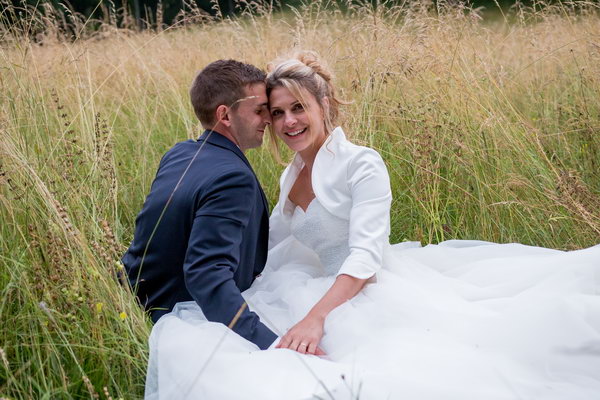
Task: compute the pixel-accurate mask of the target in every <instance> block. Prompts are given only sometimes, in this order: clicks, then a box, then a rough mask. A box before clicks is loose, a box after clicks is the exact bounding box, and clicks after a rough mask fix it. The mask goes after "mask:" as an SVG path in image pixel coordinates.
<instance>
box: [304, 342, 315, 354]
mask: <svg viewBox="0 0 600 400" xmlns="http://www.w3.org/2000/svg"><path fill="white" fill-rule="evenodd" d="M315 351H317V344H316V343H314V342H312V343H310V344H309V345H308V350H307V351H306V352H307V353H308V354H315Z"/></svg>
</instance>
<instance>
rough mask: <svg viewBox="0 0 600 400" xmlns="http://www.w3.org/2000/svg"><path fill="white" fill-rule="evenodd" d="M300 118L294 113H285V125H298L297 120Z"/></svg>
mask: <svg viewBox="0 0 600 400" xmlns="http://www.w3.org/2000/svg"><path fill="white" fill-rule="evenodd" d="M297 121H298V120H297V119H296V117H294V114H292V113H285V125H286V126H289V127H292V126H294V125H296V122H297Z"/></svg>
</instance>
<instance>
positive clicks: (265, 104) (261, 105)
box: [258, 101, 269, 107]
mask: <svg viewBox="0 0 600 400" xmlns="http://www.w3.org/2000/svg"><path fill="white" fill-rule="evenodd" d="M258 106H259V107H269V102H268V101H265V102H264V103H261V104H259V105H258Z"/></svg>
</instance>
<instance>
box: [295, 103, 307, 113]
mask: <svg viewBox="0 0 600 400" xmlns="http://www.w3.org/2000/svg"><path fill="white" fill-rule="evenodd" d="M292 111H294V112H300V111H304V107H302V104H300V103H296V104H294V106H293V107H292Z"/></svg>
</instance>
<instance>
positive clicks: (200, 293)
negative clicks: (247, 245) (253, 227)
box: [183, 171, 277, 349]
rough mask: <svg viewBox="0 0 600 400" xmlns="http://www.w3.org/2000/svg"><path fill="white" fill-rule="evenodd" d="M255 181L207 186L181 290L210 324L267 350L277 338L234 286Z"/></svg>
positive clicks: (229, 179) (238, 175)
mask: <svg viewBox="0 0 600 400" xmlns="http://www.w3.org/2000/svg"><path fill="white" fill-rule="evenodd" d="M253 179H254V178H253V177H252V176H251V175H250V174H249V173H248V174H244V172H243V171H241V172H240V171H235V172H231V173H225V174H222V175H221V176H219V178H218V179H217V180H216V181H215V182H213V184H211V185H210V188H209V189H208V191H207V193H204V195H203V196H202V200H201V204H200V207H199V208H198V210H197V211H196V214H195V217H194V222H193V226H192V230H191V234H190V238H189V241H188V249H187V253H186V258H185V263H184V266H183V268H184V277H185V284H186V287H187V289H188V291H189V293H190V294H191V295H192V297H193V298H194V300H195V301H196V302H197V303H198V305H199V306H200V308H201V309H202V312H203V313H204V315H205V316H206V318H207V319H208V320H209V321H215V322H221V323H223V324H225V325H228V326H229V325H230V324H231V323H232V321H233V320H234V318H236V316H238V313H239V317H238V319H237V322H236V323H235V325H234V326H233V327H232V329H233V330H234V331H235V332H237V333H238V334H239V335H241V336H242V337H244V338H246V339H248V340H249V341H251V342H253V343H255V344H256V345H257V346H258V347H260V348H261V349H266V348H268V347H269V345H270V344H271V343H272V342H273V341H274V340H275V338H276V337H277V336H276V335H275V334H274V333H273V332H272V331H271V330H269V328H267V327H266V326H265V325H264V324H263V323H261V322H260V320H259V318H258V316H257V315H256V314H255V313H253V312H251V311H249V310H248V308H247V307H245V303H244V299H243V298H242V295H241V293H240V290H239V288H238V287H237V285H236V284H235V281H234V275H233V274H234V272H235V271H236V269H237V268H238V267H239V266H240V263H243V262H244V261H245V260H240V245H241V241H242V236H243V232H244V229H245V228H246V226H247V225H248V222H249V219H250V216H251V213H252V210H253V208H254V207H255V206H256V205H255V204H253V202H252V199H255V198H256V193H255V187H254V185H253Z"/></svg>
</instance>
